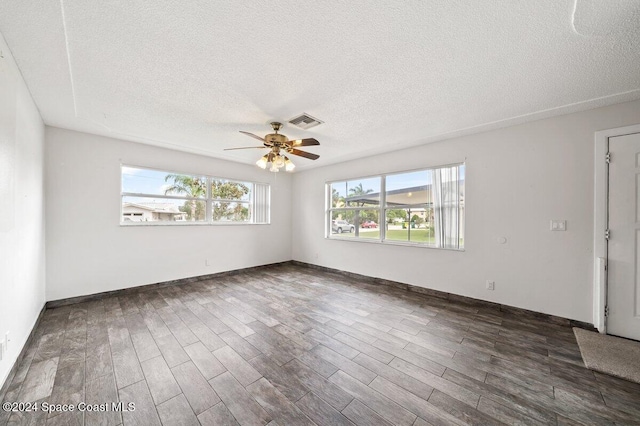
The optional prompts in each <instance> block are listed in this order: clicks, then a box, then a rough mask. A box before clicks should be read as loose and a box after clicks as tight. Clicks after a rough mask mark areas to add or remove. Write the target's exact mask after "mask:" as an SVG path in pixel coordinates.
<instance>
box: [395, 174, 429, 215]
mask: <svg viewBox="0 0 640 426" xmlns="http://www.w3.org/2000/svg"><path fill="white" fill-rule="evenodd" d="M385 182H386V183H385V185H386V186H385V188H386V194H385V195H386V201H387V206H389V207H390V206H400V205H411V204H427V203H430V202H431V170H421V171H418V172H409V173H401V174H395V175H389V176H387V177H386V181H385Z"/></svg>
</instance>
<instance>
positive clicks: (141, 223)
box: [120, 222, 270, 228]
mask: <svg viewBox="0 0 640 426" xmlns="http://www.w3.org/2000/svg"><path fill="white" fill-rule="evenodd" d="M251 225H270V224H269V223H247V222H215V223H212V222H185V223H176V222H132V223H123V222H120V227H122V228H128V227H130V226H132V227H136V226H143V227H144V226H178V227H180V226H251Z"/></svg>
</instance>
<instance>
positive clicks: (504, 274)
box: [293, 101, 640, 323]
mask: <svg viewBox="0 0 640 426" xmlns="http://www.w3.org/2000/svg"><path fill="white" fill-rule="evenodd" d="M425 119H428V118H425ZM639 122H640V101H636V102H630V103H625V104H618V105H613V106H609V107H605V108H599V109H594V110H590V111H584V112H579V113H575V114H569V115H564V116H559V117H555V118H550V119H545V120H541V121H536V122H531V123H527V124H522V125H518V126H513V127H508V128H504V129H500V130H495V131H490V132H486V133H481V134H476V135H471V136H466V137H461V138H455V139H451V140H447V141H442V142H438V143H432V144H427V145H423V146H420V147H417V148H412V149H406V150H401V151H396V152H393V153H390V154H386V155H383V156H374V157H369V158H363V159H360V160H355V161H350V162H347V163H342V164H336V165H332V166H327V167H323V168H318V169H313V170H309V171H305V172H301V173H299V174H296V175H295V179H294V185H293V217H294V218H304V220H294V222H293V226H294V228H293V236H294V239H293V258H294V259H295V260H299V261H302V262H307V263H312V264H317V265H322V266H326V267H330V268H336V269H342V270H346V271H350V272H355V273H359V274H364V275H368V276H373V277H380V278H385V279H389V280H395V281H400V282H403V283H407V284H413V285H416V286H421V287H427V288H432V289H436V290H440V291H445V292H450V293H455V294H459V295H464V296H469V297H473V298H477V299H483V300H489V301H493V302H498V303H503V304H507V305H511V306H517V307H521V308H526V309H531V310H534V311H538V312H544V313H548V314H554V315H559V316H562V317H567V318H571V319H577V320H581V321H586V322H590V323H593V318H592V285H593V226H594V225H593V221H594V213H593V210H594V207H593V206H594V204H593V197H594V194H593V192H594V132H595V131H597V130H602V129H608V128H614V127H620V126H625V125H631V124H637V123H639ZM389 137H390V139H391V140H392V138H393V135H391V134H390V135H389ZM461 161H465V162H466V183H465V186H466V187H465V206H466V226H465V228H466V235H465V251H463V252H456V251H445V250H437V249H427V248H416V247H400V246H389V245H383V244H367V243H364V242H353V241H337V240H328V239H325V238H324V200H325V194H324V191H325V189H324V183H325V182H326V181H330V180H338V179H348V178H353V177H361V176H369V175H375V174H377V173H386V172H394V171H402V170H410V169H416V168H420V167H428V166H437V165H441V164H449V163H456V162H461ZM551 219H565V220H567V231H566V232H551V231H549V221H550V220H551ZM499 237H506V239H507V243H506V244H504V245H501V244H498V243H497V241H496V239H497V238H499ZM487 279H491V280H495V282H496V287H495V291H488V290H485V281H486V280H487Z"/></svg>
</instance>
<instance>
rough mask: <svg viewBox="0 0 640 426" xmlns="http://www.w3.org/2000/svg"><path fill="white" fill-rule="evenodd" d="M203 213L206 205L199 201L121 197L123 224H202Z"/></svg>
mask: <svg viewBox="0 0 640 426" xmlns="http://www.w3.org/2000/svg"><path fill="white" fill-rule="evenodd" d="M194 211H195V215H194V214H193V212H194ZM205 212H206V204H205V202H204V201H200V200H179V199H171V198H153V197H130V196H125V197H122V221H123V222H186V221H192V222H193V221H197V222H202V221H204V220H205Z"/></svg>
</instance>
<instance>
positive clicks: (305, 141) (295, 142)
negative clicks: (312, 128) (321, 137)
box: [290, 138, 320, 146]
mask: <svg viewBox="0 0 640 426" xmlns="http://www.w3.org/2000/svg"><path fill="white" fill-rule="evenodd" d="M290 142H291V146H312V145H320V142H318V140H317V139H314V138H306V139H296V140H293V141H290Z"/></svg>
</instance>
